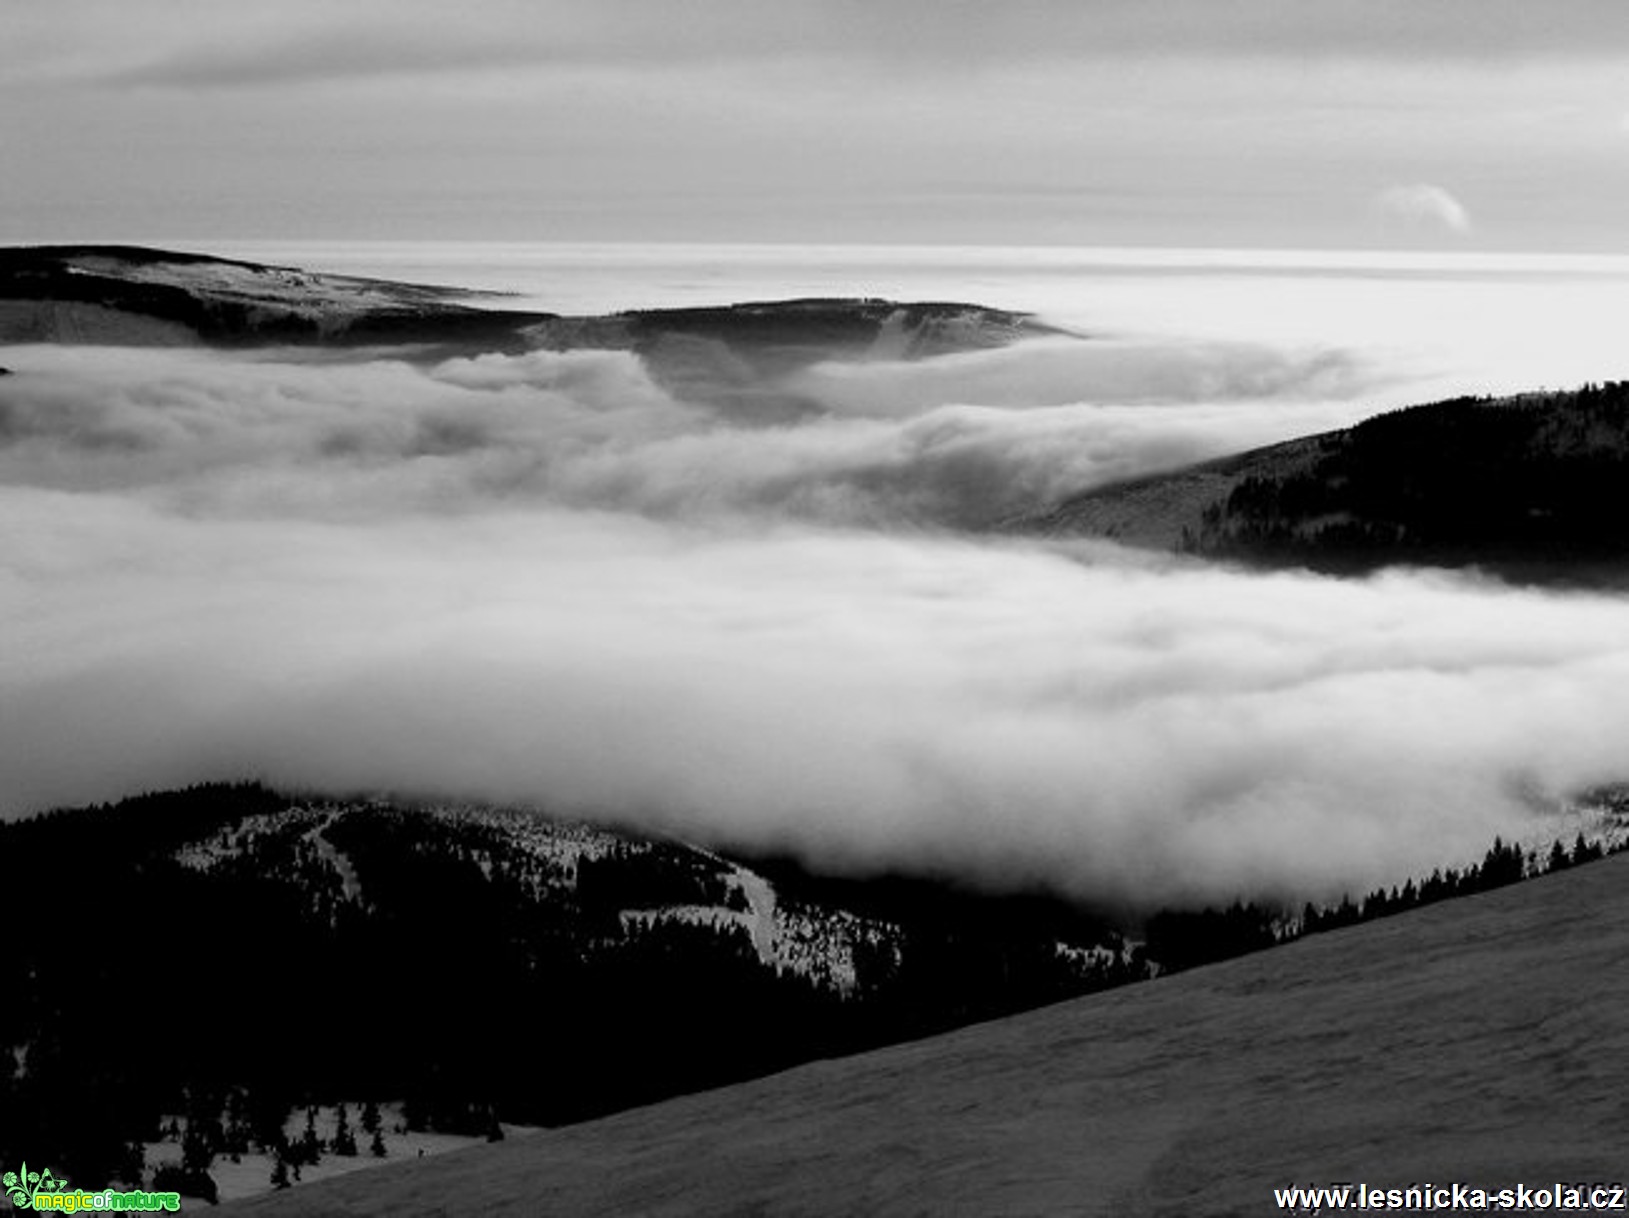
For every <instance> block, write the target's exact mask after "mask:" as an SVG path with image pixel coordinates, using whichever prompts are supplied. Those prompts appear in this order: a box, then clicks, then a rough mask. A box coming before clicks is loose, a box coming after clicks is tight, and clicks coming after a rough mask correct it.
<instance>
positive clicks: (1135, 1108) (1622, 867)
mask: <svg viewBox="0 0 1629 1218" xmlns="http://www.w3.org/2000/svg"><path fill="white" fill-rule="evenodd" d="M1626 960H1629V856H1619V857H1616V858H1613V859H1608V860H1606V861H1604V862H1601V863H1597V864H1591V865H1588V866H1585V867H1579V868H1576V869H1572V870H1569V871H1565V872H1562V873H1560V874H1557V875H1553V876H1550V877H1546V878H1544V879H1540V880H1534V881H1531V882H1529V883H1525V884H1519V885H1515V886H1512V887H1509V888H1504V889H1500V890H1499V891H1497V892H1492V893H1487V894H1484V895H1481V896H1477V897H1472V898H1468V899H1465V900H1460V901H1451V902H1447V903H1444V904H1441V905H1436V906H1432V907H1430V908H1428V909H1423V910H1420V911H1418V912H1415V913H1412V914H1408V915H1405V916H1401V917H1396V918H1391V919H1386V920H1383V921H1379V922H1374V923H1370V924H1367V925H1364V926H1360V927H1355V928H1352V929H1349V930H1345V931H1339V932H1336V933H1331V934H1325V935H1319V936H1315V937H1313V938H1310V939H1306V940H1303V941H1301V942H1299V943H1296V944H1294V945H1293V946H1290V947H1286V948H1282V949H1279V950H1276V951H1271V952H1264V953H1259V954H1257V955H1254V956H1249V957H1246V958H1243V959H1239V960H1234V961H1230V962H1227V963H1224V964H1220V965H1216V966H1213V967H1210V968H1204V969H1197V970H1194V971H1192V972H1188V973H1185V974H1182V975H1179V976H1177V977H1173V978H1169V979H1164V980H1160V981H1156V982H1154V983H1152V984H1149V985H1140V986H1133V987H1130V988H1127V989H1121V990H1117V991H1114V992H1112V993H1108V994H1101V995H1096V996H1092V997H1089V998H1084V999H1080V1000H1077V1001H1075V1002H1070V1003H1065V1004H1060V1005H1058V1006H1054V1007H1050V1008H1047V1009H1045V1010H1041V1011H1035V1012H1031V1013H1028V1014H1025V1015H1020V1016H1014V1017H1011V1018H1007V1019H1003V1020H1000V1021H997V1022H992V1023H987V1024H981V1025H977V1026H974V1027H970V1028H966V1029H963V1030H961V1031H959V1032H955V1033H951V1034H949V1035H946V1036H941V1037H936V1038H934V1039H931V1040H927V1041H922V1042H918V1043H914V1044H908V1045H900V1046H896V1047H893V1048H888V1049H883V1050H880V1051H877V1052H874V1053H870V1054H866V1055H864V1056H860V1057H854V1058H849V1059H845V1060H839V1061H826V1062H819V1063H815V1064H812V1065H809V1066H804V1067H801V1068H798V1069H796V1070H793V1071H790V1072H787V1073H785V1074H781V1075H777V1076H774V1077H771V1078H766V1079H760V1080H758V1081H755V1082H751V1083H746V1084H743V1085H740V1086H736V1087H729V1088H725V1089H722V1090H719V1091H714V1092H710V1093H707V1094H703V1095H696V1096H690V1097H686V1098H683V1099H678V1100H673V1101H669V1102H667V1103H663V1104H659V1105H655V1106H653V1107H650V1108H645V1109H641V1110H638V1111H634V1112H627V1113H623V1114H620V1115H617V1116H614V1117H610V1118H608V1119H605V1120H601V1121H596V1122H592V1123H589V1124H586V1125H580V1126H576V1127H572V1128H568V1129H560V1130H554V1131H551V1132H548V1133H545V1134H541V1135H539V1136H538V1137H536V1138H531V1139H527V1140H526V1141H524V1142H515V1143H511V1144H505V1145H500V1146H490V1147H481V1148H479V1149H476V1150H472V1151H470V1152H468V1153H465V1154H460V1155H455V1156H448V1157H446V1158H443V1159H441V1160H439V1161H435V1162H430V1161H425V1162H423V1163H407V1164H403V1165H400V1166H395V1167H388V1168H385V1169H383V1170H381V1171H378V1172H373V1173H369V1174H368V1175H367V1176H366V1178H362V1177H352V1178H350V1179H344V1180H334V1181H331V1182H324V1183H321V1184H316V1185H312V1186H311V1187H309V1188H307V1189H302V1190H295V1191H294V1192H291V1193H288V1194H284V1195H281V1196H274V1197H267V1198H264V1199H262V1200H260V1201H258V1202H251V1203H246V1204H243V1205H241V1206H235V1207H227V1208H226V1209H225V1210H223V1211H222V1212H223V1213H226V1214H240V1213H241V1214H246V1215H249V1214H253V1215H267V1216H270V1215H280V1214H296V1213H318V1212H321V1213H324V1214H333V1215H372V1214H380V1215H383V1214H390V1215H393V1216H394V1215H415V1214H432V1213H449V1212H455V1211H457V1212H480V1213H483V1214H495V1215H500V1214H535V1213H559V1214H573V1215H594V1214H618V1215H622V1214H645V1215H679V1214H724V1213H753V1214H765V1215H777V1214H798V1215H826V1214H832V1215H836V1214H859V1213H870V1214H998V1213H999V1214H1078V1215H1114V1216H1115V1218H1137V1216H1139V1215H1173V1216H1174V1215H1224V1214H1227V1215H1233V1214H1240V1215H1242V1214H1268V1213H1274V1212H1279V1211H1277V1210H1276V1209H1275V1206H1274V1201H1273V1193H1272V1190H1273V1189H1274V1188H1278V1187H1285V1186H1290V1185H1296V1184H1301V1185H1310V1186H1321V1185H1327V1184H1337V1183H1341V1182H1358V1181H1361V1182H1363V1183H1366V1184H1368V1185H1370V1186H1371V1187H1373V1186H1397V1185H1406V1184H1409V1183H1426V1182H1430V1183H1436V1184H1443V1185H1453V1184H1456V1183H1459V1184H1464V1185H1470V1186H1480V1187H1484V1188H1490V1189H1497V1188H1500V1187H1503V1186H1506V1185H1510V1186H1514V1185H1519V1184H1525V1185H1528V1186H1541V1185H1549V1184H1552V1183H1554V1182H1555V1181H1564V1182H1571V1181H1593V1182H1610V1181H1621V1180H1623V1179H1624V1176H1625V1168H1626V1165H1629V1158H1626V1157H1625V1151H1624V1148H1625V1146H1629V1107H1626V1106H1625V1104H1624V1101H1623V1097H1624V1095H1625V1094H1629V1018H1626V1017H1625V1015H1624V1012H1625V1011H1626V1010H1629V969H1626V968H1625V967H1624V962H1625V961H1626Z"/></svg>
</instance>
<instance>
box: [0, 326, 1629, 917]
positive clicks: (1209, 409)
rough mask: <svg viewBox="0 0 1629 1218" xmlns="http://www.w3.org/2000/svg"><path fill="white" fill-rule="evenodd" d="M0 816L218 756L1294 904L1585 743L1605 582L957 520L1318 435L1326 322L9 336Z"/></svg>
mask: <svg viewBox="0 0 1629 1218" xmlns="http://www.w3.org/2000/svg"><path fill="white" fill-rule="evenodd" d="M0 363H4V364H6V365H7V366H9V367H11V368H12V369H14V371H15V375H12V376H9V377H5V378H0V520H3V521H4V522H5V525H4V529H3V531H0V639H3V640H4V641H3V643H0V813H3V814H5V815H18V814H22V813H26V812H29V811H32V810H36V809H40V808H44V807H47V806H52V805H58V804H64V803H73V802H82V801H88V800H103V799H111V798H116V797H118V796H121V795H125V794H130V793H133V792H136V791H140V790H144V789H151V788H158V787H165V786H172V785H178V784H185V783H188V782H194V781H199V780H204V779H217V778H234V777H240V776H259V777H262V778H265V779H267V780H269V781H271V782H274V783H279V784H288V785H294V786H300V787H308V788H315V789H320V790H326V791H362V790H367V791H371V790H390V791H396V792H400V793H404V794H409V795H415V796H428V797H439V798H452V799H479V800H497V801H506V802H520V803H526V804H531V805H536V806H539V807H542V808H545V809H550V810H554V811H557V812H562V813H572V814H586V815H592V816H598V817H604V818H611V819H614V820H617V821H620V822H624V823H628V824H632V825H635V826H639V827H642V828H647V829H661V830H666V831H672V832H677V833H681V834H684V835H688V836H691V837H695V838H701V839H706V840H708V841H713V842H719V843H724V844H730V845H738V846H746V847H751V848H763V849H777V850H779V849H791V850H795V851H798V852H800V853H802V854H804V855H805V856H806V857H808V858H810V859H812V860H814V861H816V862H817V863H821V864H824V865H831V866H841V867H848V868H861V869H864V868H882V867H907V868H910V867H931V868H933V869H936V870H943V871H951V872H954V873H958V874H962V875H965V876H968V877H970V878H973V879H975V880H979V881H985V882H992V883H1005V882H1026V883H1027V882H1031V881H1042V882H1046V883H1051V884H1055V885H1058V886H1061V887H1062V888H1064V889H1066V890H1068V891H1071V892H1074V893H1077V894H1080V895H1083V896H1089V897H1092V898H1094V899H1099V900H1104V901H1113V902H1125V903H1128V904H1130V905H1132V906H1138V907H1145V908H1146V907H1150V906H1152V905H1156V904H1160V903H1165V902H1170V901H1179V900H1216V899H1228V898H1231V897H1232V896H1233V895H1235V894H1238V893H1245V894H1250V895H1269V896H1283V897H1289V898H1294V899H1299V898H1302V897H1306V896H1329V895H1334V894H1338V893H1339V892H1340V891H1341V890H1343V889H1346V888H1351V887H1358V886H1362V885H1367V884H1372V883H1375V882H1381V881H1385V882H1392V881H1398V880H1401V879H1402V878H1403V877H1404V876H1406V875H1409V874H1415V873H1418V872H1419V871H1421V870H1422V869H1425V870H1429V868H1430V866H1432V865H1435V864H1437V863H1444V862H1455V861H1463V860H1465V859H1467V858H1471V857H1476V856H1478V855H1479V854H1480V852H1481V851H1482V850H1483V849H1484V848H1485V847H1486V845H1487V843H1488V842H1489V841H1490V840H1491V839H1492V837H1493V835H1494V834H1495V833H1503V834H1505V835H1506V836H1507V837H1508V836H1511V835H1515V836H1523V835H1524V834H1529V835H1530V834H1531V832H1532V831H1533V829H1534V826H1535V824H1537V823H1539V822H1538V820H1537V819H1536V818H1539V817H1541V816H1542V815H1544V814H1545V809H1547V808H1550V807H1552V806H1553V805H1554V803H1555V801H1557V800H1559V799H1560V798H1562V797H1564V796H1566V795H1567V794H1568V793H1569V792H1572V791H1575V790H1577V789H1579V788H1581V787H1584V786H1587V785H1590V784H1594V783H1598V782H1604V781H1608V780H1611V779H1621V778H1624V777H1626V776H1629V762H1626V760H1625V755H1624V752H1623V748H1622V733H1621V727H1622V725H1623V724H1624V723H1625V722H1629V636H1626V635H1625V632H1624V631H1623V628H1622V624H1623V608H1624V607H1623V604H1622V602H1621V601H1618V600H1615V599H1611V598H1607V597H1600V596H1593V595H1584V594H1565V595H1563V594H1556V593H1546V592H1537V591H1527V590H1516V589H1511V588H1507V587H1502V586H1499V585H1496V584H1492V583H1489V582H1486V581H1481V580H1478V579H1476V578H1474V577H1463V576H1450V575H1446V574H1440V573H1435V574H1433V573H1404V572H1394V573H1387V574H1383V575H1380V576H1378V577H1376V578H1373V579H1369V580H1363V581H1340V580H1333V579H1327V578H1321V577H1315V576H1312V575H1307V574H1297V573H1288V574H1276V575H1259V574H1245V573H1241V572H1237V571H1233V570H1229V569H1225V568H1220V567H1213V566H1205V565H1199V564H1194V563H1188V562H1183V561H1179V560H1176V559H1173V558H1169V557H1160V556H1154V555H1149V554H1142V553H1137V552H1133V551H1128V550H1124V549H1120V548H1117V547H1115V546H1112V545H1109V544H1105V543H1092V542H1076V543H1058V544H1050V543H1042V542H1038V541H1030V540H1024V539H1020V538H1014V537H1011V536H1006V535H1000V534H992V533H989V532H985V531H982V530H981V528H979V527H970V526H983V525H987V524H989V523H991V522H993V521H997V520H1000V519H1002V518H1004V517H1006V516H1008V515H1011V514H1013V513H1015V512H1020V511H1023V510H1026V509H1029V508H1033V507H1036V506H1039V505H1041V504H1044V503H1045V502H1047V501H1048V500H1050V499H1051V498H1053V497H1056V496H1057V495H1060V494H1065V493H1068V492H1070V491H1074V490H1079V489H1082V488H1084V487H1087V486H1091V485H1095V484H1098V483H1102V482H1105V481H1109V480H1113V479H1116V478H1122V477H1127V476H1132V475H1135V474H1138V473H1143V472H1147V471H1149V470H1155V469H1161V468H1169V467H1172V466H1175V465H1179V464H1181V463H1183V462H1185V461H1189V460H1193V459H1197V458H1202V457H1207V456H1212V455H1216V454H1219V453H1224V452H1229V451H1233V450H1236V449H1238V448H1242V447H1248V446H1250V445H1254V444H1259V443H1265V442H1269V441H1272V440H1276V439H1279V438H1283V437H1286V436H1289V435H1296V434H1303V433H1306V432H1309V431H1314V430H1319V429H1322V428H1326V427H1331V426H1338V425H1341V424H1344V423H1347V422H1350V421H1352V420H1354V419H1356V418H1359V417H1362V416H1363V415H1364V414H1365V413H1368V412H1369V411H1370V410H1371V409H1372V408H1373V405H1372V398H1371V397H1370V396H1369V395H1371V394H1373V393H1375V392H1378V391H1379V389H1380V387H1384V386H1388V385H1389V384H1390V382H1389V381H1388V379H1387V377H1386V375H1385V371H1384V369H1382V368H1380V367H1378V366H1376V365H1375V364H1374V363H1373V362H1372V361H1370V360H1367V359H1365V358H1363V357H1361V356H1358V355H1354V354H1352V353H1351V352H1349V351H1345V350H1342V349H1339V348H1328V349H1317V348H1309V347H1306V346H1304V345H1303V346H1298V347H1295V348H1293V349H1290V348H1280V347H1273V346H1270V345H1266V344H1260V343H1251V342H1219V341H1218V342H1206V343H1196V344H1189V345H1185V346H1182V347H1180V348H1178V347H1173V346H1169V345H1166V346H1159V345H1156V344H1146V343H1138V342H1133V341H1120V340H1104V341H1101V342H1095V343H1094V342H1079V341H1076V340H1051V339H1049V340H1042V341H1038V342H1034V343H1026V344H1020V345H1019V346H1017V347H1014V348H1009V349H1006V350H1002V351H996V352H981V353H976V354H970V355H959V356H950V357H944V358H940V359H934V360H927V361H919V362H914V363H904V362H893V361H883V362H875V363H848V364H831V363H828V364H821V365H816V366H814V367H811V368H808V369H806V370H804V371H803V372H801V373H797V374H795V375H794V377H793V378H792V380H791V381H788V382H787V383H783V384H778V385H776V386H774V387H773V389H774V391H775V392H777V393H785V392H795V393H796V394H797V395H798V396H799V398H800V400H802V401H803V402H805V403H806V404H812V405H809V406H808V408H806V409H805V410H804V412H803V413H802V414H801V415H799V416H798V417H797V418H795V419H792V420H790V421H785V422H780V423H777V424H774V425H766V424H764V423H762V422H761V421H754V420H753V419H750V418H743V417H738V416H737V415H735V414H732V412H731V410H730V409H729V408H728V407H727V406H720V405H719V404H717V403H709V402H707V401H699V400H695V401H682V400H679V399H677V398H676V397H675V396H674V395H673V393H672V392H670V391H669V390H668V389H666V388H664V387H663V385H662V383H661V382H660V380H659V379H658V378H655V377H653V375H652V374H651V371H650V370H649V369H648V368H647V367H646V366H645V365H643V364H642V363H641V362H640V360H639V359H638V358H637V357H635V356H634V355H632V354H630V353H627V352H588V351H583V352H565V353H559V352H533V353H530V354H526V355H520V356H494V355H488V356H482V357H479V358H472V359H454V360H445V361H441V362H424V361H420V360H415V359H412V358H408V353H403V352H373V353H362V354H360V355H354V356H347V357H345V358H333V357H324V358H313V357H311V356H310V355H309V354H302V353H297V352H269V353H259V354H253V355H248V354H235V355H234V354H222V353H211V352H204V351H194V350H158V349H115V348H88V347H80V348H69V347H46V346H35V347H11V348H6V349H4V350H0Z"/></svg>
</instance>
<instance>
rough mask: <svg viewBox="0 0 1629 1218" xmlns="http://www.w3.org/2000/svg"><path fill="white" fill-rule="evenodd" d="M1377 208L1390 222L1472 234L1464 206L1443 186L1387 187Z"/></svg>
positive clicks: (1380, 196)
mask: <svg viewBox="0 0 1629 1218" xmlns="http://www.w3.org/2000/svg"><path fill="white" fill-rule="evenodd" d="M1375 206H1376V207H1378V208H1379V209H1380V212H1381V214H1383V215H1384V216H1386V217H1387V218H1388V219H1390V220H1394V221H1397V222H1399V223H1402V224H1406V225H1411V226H1418V227H1422V228H1431V229H1436V230H1438V231H1441V232H1448V233H1468V232H1470V231H1471V217H1470V213H1469V212H1467V211H1466V210H1465V205H1464V204H1463V203H1461V202H1460V201H1459V200H1458V199H1456V198H1455V197H1454V196H1453V195H1452V194H1450V193H1449V192H1448V191H1447V190H1446V189H1444V188H1443V187H1441V186H1436V185H1433V184H1432V183H1430V182H1411V183H1409V184H1407V185H1402V186H1388V187H1387V188H1386V189H1385V190H1383V191H1381V192H1380V193H1379V194H1378V195H1377V196H1375Z"/></svg>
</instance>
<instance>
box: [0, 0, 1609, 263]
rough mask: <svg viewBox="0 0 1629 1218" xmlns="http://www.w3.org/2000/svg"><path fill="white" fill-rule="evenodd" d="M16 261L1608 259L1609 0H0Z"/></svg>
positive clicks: (1, 182)
mask: <svg viewBox="0 0 1629 1218" xmlns="http://www.w3.org/2000/svg"><path fill="white" fill-rule="evenodd" d="M0 158H3V164H4V172H3V173H0V240H5V241H33V240H59V239H93V238H123V239H132V240H151V239H157V238H162V237H188V238H193V239H208V238H211V237H215V238H232V237H235V238H255V237H290V238H322V237H335V238H360V237H381V238H502V239H518V240H524V239H537V240H548V239H595V240H601V239H628V240H730V239H744V240H786V241H921V242H975V243H993V244H1001V243H1017V244H1085V245H1112V244H1139V245H1196V246H1202V245H1223V246H1314V247H1372V246H1401V247H1426V248H1445V249H1455V248H1466V249H1522V250H1604V251H1617V252H1624V251H1626V250H1629V207H1626V206H1625V204H1626V203H1629V5H1625V4H1622V3H1619V2H1618V0H1546V2H1545V3H1542V4H1539V3H1533V2H1532V0H1449V2H1442V3H1421V2H1420V0H1406V2H1405V0H1366V2H1364V3H1356V2H1350V3H1333V2H1329V0H1069V2H1064V0H1055V2H1047V0H1039V2H1032V3H1024V2H1022V0H1019V2H1012V3H1000V4H998V3H991V2H989V0H983V2H980V3H963V2H962V0H867V2H860V0H777V2H773V3H771V2H768V0H660V2H658V0H649V2H641V0H464V2H462V3H459V4H457V5H453V4H450V3H442V2H439V0H437V2H435V3H431V2H428V0H279V2H278V3H277V4H264V3H256V4H253V5H251V4H246V3H237V2H235V0H50V2H49V3H46V2H38V3H36V2H34V0H0Z"/></svg>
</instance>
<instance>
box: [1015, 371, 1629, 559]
mask: <svg viewBox="0 0 1629 1218" xmlns="http://www.w3.org/2000/svg"><path fill="white" fill-rule="evenodd" d="M1625 519H1629V382H1622V381H1619V382H1608V383H1606V384H1601V385H1586V386H1584V387H1582V388H1580V389H1575V390H1569V391H1555V392H1544V393H1527V394H1520V395H1517V396H1513V397H1504V398H1493V399H1489V398H1455V399H1452V400H1449V401H1444V402H1435V403H1431V404H1428V405H1422V406H1415V407H1411V408H1408V409H1405V410H1398V411H1393V412H1390V413H1388V414H1382V415H1378V416H1376V417H1374V418H1371V419H1368V420H1366V421H1364V422H1362V423H1359V424H1358V425H1357V426H1355V427H1349V428H1345V429H1342V430H1340V431H1332V432H1327V433H1324V434H1321V435H1315V436H1309V437H1305V438H1302V439H1298V440H1291V441H1288V442H1286V443H1283V444H1275V445H1271V446H1269V447H1266V448H1260V449H1255V450H1252V451H1250V452H1245V453H1240V454H1236V455H1234V456H1230V457H1226V458H1222V459H1220V460H1215V461H1208V462H1204V463H1202V464H1199V465H1194V466H1189V467H1187V468H1184V469H1179V470H1175V471H1172V472H1169V473H1163V474H1154V475H1149V476H1147V477H1143V478H1138V479H1135V480H1132V481H1128V482H1122V483H1117V484H1114V485H1111V486H1104V487H1097V488H1094V489H1092V490H1089V491H1086V492H1084V493H1082V494H1079V495H1075V496H1072V497H1069V498H1066V499H1064V500H1062V501H1061V502H1058V503H1056V504H1054V505H1052V506H1050V507H1046V508H1042V509H1039V510H1037V511H1035V512H1033V513H1030V514H1027V515H1025V516H1022V517H1019V518H1017V519H1014V520H1011V521H1009V522H1007V525H1006V527H1007V528H1009V529H1011V530H1012V531H1015V532H1020V533H1032V534H1040V535H1043V536H1050V537H1070V536H1093V537H1105V538H1109V539H1112V540H1116V541H1121V542H1124V543H1126V544H1129V545H1137V546H1143V547H1148V548H1154V549H1164V550H1170V551H1174V552H1180V553H1185V554H1191V555H1196V556H1199V557H1204V558H1219V559H1228V560H1234V561H1239V562H1244V563H1247V564H1252V565H1260V566H1268V567H1286V566H1301V567H1309V568H1312V569H1314V570H1321V571H1329V572H1334V573H1340V574H1362V573H1365V572H1368V571H1373V570H1376V569H1378V568H1380V567H1383V566H1388V565H1394V564H1410V565H1421V566H1441V567H1469V566H1475V567H1478V568H1481V569H1483V570H1486V571H1489V572H1491V573H1494V574H1499V575H1503V576H1506V577H1508V578H1512V579H1517V580H1522V581H1533V582H1543V583H1551V582H1561V583H1565V582H1578V583H1604V584H1613V585H1621V584H1623V583H1625V582H1629V532H1625V531H1624V529H1623V528H1622V521H1623V520H1625Z"/></svg>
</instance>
